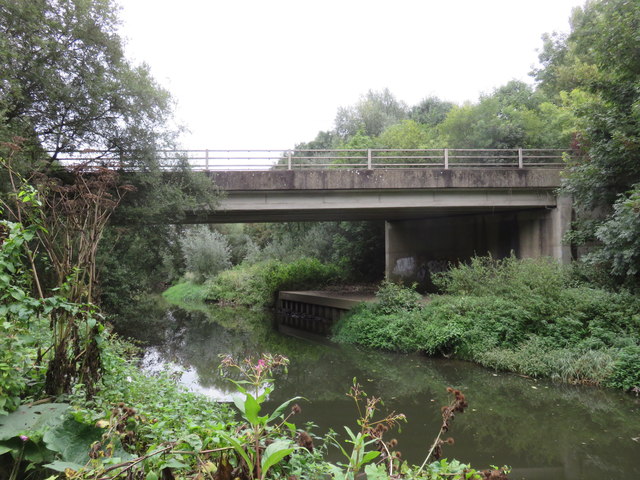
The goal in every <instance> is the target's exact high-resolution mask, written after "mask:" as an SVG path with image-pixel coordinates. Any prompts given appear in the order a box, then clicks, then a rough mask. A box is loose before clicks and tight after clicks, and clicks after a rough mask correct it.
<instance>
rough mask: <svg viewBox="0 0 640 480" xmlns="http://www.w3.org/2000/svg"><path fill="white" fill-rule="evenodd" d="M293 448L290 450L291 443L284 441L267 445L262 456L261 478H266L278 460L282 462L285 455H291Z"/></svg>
mask: <svg viewBox="0 0 640 480" xmlns="http://www.w3.org/2000/svg"><path fill="white" fill-rule="evenodd" d="M294 450H295V449H294V448H291V443H290V442H288V441H286V440H276V441H275V442H273V443H272V444H271V445H269V446H268V447H267V448H266V449H265V451H264V453H263V455H262V462H261V464H262V477H261V478H263V479H264V478H265V477H266V476H267V472H268V471H269V469H270V468H271V467H273V466H274V465H276V464H277V463H278V462H280V460H282V459H283V458H284V457H286V456H287V455H291V453H292V452H293V451H294Z"/></svg>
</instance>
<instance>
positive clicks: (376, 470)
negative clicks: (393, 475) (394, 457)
mask: <svg viewBox="0 0 640 480" xmlns="http://www.w3.org/2000/svg"><path fill="white" fill-rule="evenodd" d="M364 473H365V474H366V475H367V480H387V479H388V478H389V477H388V476H387V472H386V470H385V468H384V466H383V465H374V464H369V465H367V466H366V467H364Z"/></svg>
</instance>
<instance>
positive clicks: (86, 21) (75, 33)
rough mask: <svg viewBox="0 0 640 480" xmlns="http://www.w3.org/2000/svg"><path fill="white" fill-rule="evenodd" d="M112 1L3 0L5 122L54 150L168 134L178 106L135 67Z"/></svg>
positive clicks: (145, 142)
mask: <svg viewBox="0 0 640 480" xmlns="http://www.w3.org/2000/svg"><path fill="white" fill-rule="evenodd" d="M116 12H117V9H116V7H115V4H114V2H113V1H112V0H33V1H28V2H25V1H22V0H1V1H0V78H2V79H3V80H2V82H0V113H1V114H2V116H3V123H4V124H5V128H7V129H8V130H9V131H11V132H13V133H15V134H18V135H20V136H22V137H25V138H28V139H31V140H32V141H33V143H34V144H38V145H41V146H42V147H44V148H45V149H47V150H51V151H53V155H52V157H51V158H53V159H55V158H56V156H57V154H58V153H60V152H64V151H70V150H76V149H82V148H96V149H103V150H110V151H115V152H118V153H130V152H131V151H134V150H137V149H145V148H147V147H148V146H149V145H155V144H157V143H158V142H159V141H160V140H161V139H162V138H163V137H164V139H163V141H164V140H167V139H168V138H170V136H167V131H166V129H164V125H165V121H166V118H167V117H168V116H169V115H170V113H171V109H172V105H171V101H170V96H169V94H168V92H167V91H165V90H164V89H162V88H160V87H159V86H158V85H157V84H156V83H155V81H154V80H153V79H152V78H151V76H150V74H149V69H148V67H147V66H145V65H140V66H132V65H131V64H130V63H129V62H128V61H127V60H126V59H125V57H124V54H123V46H122V41H121V39H120V37H119V36H118V34H117V26H118V21H117V16H116Z"/></svg>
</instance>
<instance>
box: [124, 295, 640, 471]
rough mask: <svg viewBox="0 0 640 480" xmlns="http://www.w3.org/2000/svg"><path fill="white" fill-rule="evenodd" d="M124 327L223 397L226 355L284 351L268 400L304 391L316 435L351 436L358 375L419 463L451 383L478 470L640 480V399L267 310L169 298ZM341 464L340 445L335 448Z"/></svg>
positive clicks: (465, 456) (156, 358) (159, 364)
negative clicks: (394, 418) (323, 328)
mask: <svg viewBox="0 0 640 480" xmlns="http://www.w3.org/2000/svg"><path fill="white" fill-rule="evenodd" d="M136 318H137V320H135V321H133V320H132V321H128V322H123V323H121V324H120V327H119V330H120V333H121V334H123V335H127V336H131V337H133V338H136V339H138V340H141V341H142V342H144V345H145V356H144V359H143V362H144V366H145V368H146V369H147V370H149V371H154V370H159V369H165V370H166V369H170V370H175V371H176V372H181V373H182V375H181V382H182V383H183V384H184V385H186V386H187V387H188V388H190V389H192V390H194V391H198V392H201V393H203V394H205V395H207V396H209V397H210V398H213V399H216V400H218V401H228V400H229V397H230V394H231V392H232V391H233V389H232V388H231V386H230V384H229V383H228V381H227V380H225V379H223V378H222V377H221V376H220V375H219V373H218V369H217V366H218V364H219V355H220V354H227V353H230V354H232V355H234V356H237V357H240V358H242V357H246V356H256V354H259V353H260V352H271V353H279V354H283V355H286V356H287V357H288V358H289V359H290V365H289V369H288V373H286V374H285V373H282V374H280V375H278V376H277V377H276V390H275V391H274V393H273V394H272V395H271V398H270V400H269V402H268V404H267V405H266V408H267V409H271V408H274V407H275V406H276V405H279V404H280V403H282V402H283V401H284V400H286V399H288V398H291V397H294V396H303V397H305V398H306V399H307V400H305V401H302V402H300V405H301V407H302V413H301V414H300V415H298V416H297V417H293V419H292V421H294V422H295V423H296V424H297V425H298V426H301V425H304V423H305V422H307V421H312V422H313V423H314V424H315V425H317V427H316V428H315V430H314V431H315V433H316V434H324V433H326V432H327V431H328V430H329V429H330V428H332V429H334V430H335V431H336V432H337V433H338V434H340V435H341V436H342V437H343V438H344V433H345V432H344V427H343V425H347V426H349V427H350V428H352V429H356V428H357V426H356V423H355V420H356V417H357V412H356V409H355V406H354V403H353V400H351V399H350V398H348V397H347V396H346V395H345V393H346V392H347V391H348V389H349V387H350V386H351V384H352V382H353V379H354V377H355V378H357V381H358V383H360V384H361V385H362V386H363V387H364V389H365V391H366V392H367V393H368V394H369V395H375V396H379V397H382V398H383V400H384V407H383V409H382V410H383V411H382V413H388V412H391V411H396V412H398V413H404V414H405V415H406V416H407V420H408V422H407V423H406V424H403V425H402V431H401V432H393V433H390V434H389V436H388V437H387V439H391V438H394V437H395V438H397V439H398V441H399V443H398V447H397V449H398V450H400V451H401V452H402V454H403V458H405V459H407V460H408V461H409V462H411V463H413V464H420V463H422V460H423V459H424V456H425V455H426V453H427V451H428V447H429V446H430V444H431V442H432V441H433V438H434V437H435V435H436V434H437V431H438V428H439V425H440V407H441V406H442V405H445V404H446V403H447V401H448V397H447V393H446V387H448V386H452V387H454V388H458V389H460V390H462V392H463V393H464V394H465V395H466V397H467V400H468V402H469V408H468V409H467V410H466V411H465V412H464V413H463V414H461V415H458V416H456V418H455V420H454V421H453V424H452V428H451V430H450V432H449V433H448V435H450V436H452V437H453V438H454V439H455V445H452V446H449V445H447V446H445V447H444V456H446V457H449V458H457V459H458V460H460V461H463V462H469V463H471V464H472V465H473V466H474V467H475V468H486V467H488V466H489V465H498V466H501V465H509V466H511V467H512V469H513V471H512V473H511V474H510V478H512V479H527V480H534V479H546V480H565V479H566V480H574V479H576V480H578V479H580V480H589V479H594V480H595V479H598V480H602V479H640V398H637V397H635V396H633V395H630V394H625V393H622V392H618V391H609V390H602V389H597V388H591V387H579V386H570V385H561V384H555V383H552V382H548V381H541V380H535V379H530V378H523V377H520V376H517V375H513V374H507V373H502V372H493V371H490V370H486V369H484V368H481V367H478V366H476V365H473V364H470V363H466V362H461V361H456V360H446V359H430V358H426V357H424V356H420V355H402V354H389V353H381V352H370V351H362V350H359V349H357V348H354V347H352V346H344V345H337V344H333V343H331V342H329V341H328V340H326V339H324V338H319V337H313V336H309V335H308V334H304V333H303V332H296V331H293V330H286V331H284V330H283V329H282V328H280V329H279V328H278V325H277V323H276V322H275V321H274V320H273V318H272V316H271V315H270V314H268V313H256V312H252V311H248V310H241V309H233V308H220V307H200V308H198V309H195V310H194V309H191V308H190V310H189V311H187V310H183V309H181V308H178V307H173V306H166V305H163V304H162V303H160V304H158V305H155V306H154V307H153V308H149V309H147V310H146V311H145V312H144V313H142V314H140V315H138V316H136ZM330 455H333V456H332V460H338V459H339V453H338V452H337V451H333V452H330Z"/></svg>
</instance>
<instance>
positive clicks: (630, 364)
mask: <svg viewBox="0 0 640 480" xmlns="http://www.w3.org/2000/svg"><path fill="white" fill-rule="evenodd" d="M606 383H607V385H609V386H611V387H615V388H621V389H623V390H631V389H640V346H639V345H634V346H630V347H626V348H624V349H622V351H621V352H620V354H619V356H618V358H617V359H616V361H615V363H614V364H613V372H612V373H611V376H610V377H609V378H608V379H607V381H606Z"/></svg>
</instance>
